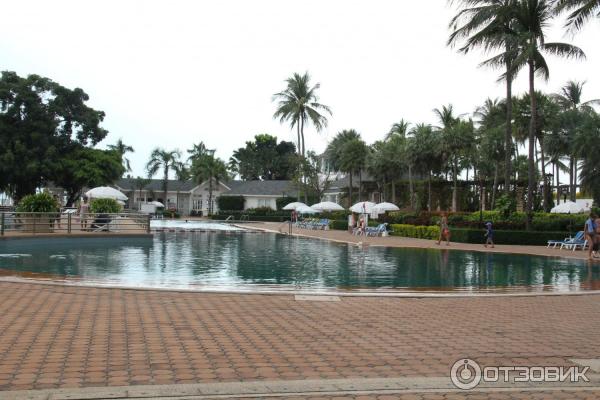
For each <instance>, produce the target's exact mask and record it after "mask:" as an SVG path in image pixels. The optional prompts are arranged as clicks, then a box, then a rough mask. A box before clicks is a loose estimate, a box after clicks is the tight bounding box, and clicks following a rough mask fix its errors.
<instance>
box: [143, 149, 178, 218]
mask: <svg viewBox="0 0 600 400" xmlns="http://www.w3.org/2000/svg"><path fill="white" fill-rule="evenodd" d="M180 158H181V152H180V151H179V150H170V151H168V150H164V149H161V148H158V147H157V148H155V149H154V150H152V154H150V161H148V163H147V164H146V171H148V177H150V178H152V177H153V176H154V175H155V174H156V173H157V172H158V171H159V170H160V169H162V170H163V180H162V186H163V201H164V202H165V207H168V206H169V205H168V204H167V203H168V200H167V192H168V191H169V171H170V170H175V169H176V168H177V166H178V165H179V163H180Z"/></svg>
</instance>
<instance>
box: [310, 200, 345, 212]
mask: <svg viewBox="0 0 600 400" xmlns="http://www.w3.org/2000/svg"><path fill="white" fill-rule="evenodd" d="M310 208H312V209H313V210H318V211H344V207H342V206H340V205H339V204H337V203H334V202H333V201H322V202H321V203H317V204H313V205H312V206H310Z"/></svg>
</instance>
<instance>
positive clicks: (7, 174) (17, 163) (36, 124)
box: [0, 71, 108, 202]
mask: <svg viewBox="0 0 600 400" xmlns="http://www.w3.org/2000/svg"><path fill="white" fill-rule="evenodd" d="M88 100H89V97H88V95H87V94H86V93H85V92H84V91H83V90H82V89H80V88H75V89H68V88H65V87H63V86H61V85H59V84H58V83H56V82H53V81H52V80H50V79H48V78H43V77H41V76H39V75H29V76H28V77H26V78H23V77H20V76H18V75H17V74H16V73H15V72H8V71H4V72H2V75H1V77H0V191H4V192H7V193H9V194H10V195H11V196H12V197H13V199H14V200H15V201H16V202H18V201H19V199H21V198H22V197H23V196H25V195H27V194H31V193H34V192H35V190H36V188H38V187H40V186H41V185H43V184H44V183H46V182H48V181H50V180H53V178H54V175H55V174H56V173H57V168H59V167H60V159H61V158H62V157H63V156H64V155H65V154H66V152H67V151H69V149H70V148H71V147H72V146H73V145H74V144H79V145H83V146H85V145H92V146H93V145H96V144H97V143H98V142H100V141H101V140H102V139H104V137H106V135H107V133H108V132H107V131H106V130H105V129H103V128H101V127H100V123H101V122H102V120H103V119H104V113H103V112H102V111H96V110H94V109H92V108H90V107H88V106H87V105H86V104H85V103H86V102H87V101H88Z"/></svg>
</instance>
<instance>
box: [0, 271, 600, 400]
mask: <svg viewBox="0 0 600 400" xmlns="http://www.w3.org/2000/svg"><path fill="white" fill-rule="evenodd" d="M0 293H1V294H2V295H1V296H0V399H11V400H15V399H21V398H29V399H48V398H49V396H50V395H52V396H53V397H52V399H64V398H86V399H96V398H109V397H111V398H129V397H132V398H133V397H135V398H140V397H142V398H150V397H157V398H158V397H161V396H167V394H168V395H169V396H175V395H180V396H181V397H176V398H178V399H184V398H185V399H192V398H193V399H199V398H215V397H216V396H217V394H218V395H221V396H224V397H226V398H236V397H237V396H239V397H241V396H242V395H245V396H255V397H252V398H266V394H268V395H269V396H270V397H269V398H270V399H274V398H282V399H283V398H285V399H288V400H289V399H308V398H311V399H316V398H322V399H334V398H335V399H414V398H424V399H440V398H467V399H471V398H472V399H481V398H484V399H486V398H506V399H508V398H511V399H512V398H531V396H532V394H533V392H532V391H535V392H536V393H535V396H537V397H536V398H544V396H546V397H552V398H598V397H599V396H600V378H598V375H593V374H591V375H590V377H591V382H590V383H589V384H586V386H584V387H568V386H548V385H542V386H539V385H538V386H527V387H520V388H518V387H511V388H505V389H503V390H504V391H502V390H500V389H495V388H482V389H481V390H480V391H478V392H477V391H475V392H468V393H466V392H460V391H457V390H455V389H452V386H449V379H448V375H449V369H450V366H451V365H452V364H453V363H454V362H455V361H456V360H458V359H461V358H464V357H469V358H472V359H475V360H477V361H478V362H480V363H481V364H484V365H546V366H548V365H551V366H570V365H574V361H573V359H600V295H582V296H556V297H473V298H436V299H416V298H415V299H408V298H352V297H344V298H339V299H337V300H338V301H300V300H298V299H296V298H295V297H294V296H291V295H271V296H266V295H234V294H209V293H181V292H168V291H152V290H123V289H110V288H89V287H66V286H59V285H46V284H42V283H10V282H0ZM315 300H316V299H315ZM170 384H178V385H180V386H177V387H176V388H174V387H172V386H164V385H170ZM139 385H144V386H139ZM148 385H149V386H148ZM58 388H63V389H70V390H67V391H66V392H56V391H53V390H55V389H58ZM107 388H108V389H107ZM31 389H34V390H37V391H34V392H24V391H23V390H31ZM44 390H45V391H44ZM48 390H50V391H48ZM260 393H263V394H265V397H263V396H262V395H259V394H260ZM211 394H212V395H213V396H210V395H211ZM201 395H203V396H204V397H202V396H201ZM61 396H62V397H61ZM361 396H363V397H361ZM386 396H387V397H386ZM445 396H446V397H445ZM169 398H175V397H169ZM245 398H248V397H245Z"/></svg>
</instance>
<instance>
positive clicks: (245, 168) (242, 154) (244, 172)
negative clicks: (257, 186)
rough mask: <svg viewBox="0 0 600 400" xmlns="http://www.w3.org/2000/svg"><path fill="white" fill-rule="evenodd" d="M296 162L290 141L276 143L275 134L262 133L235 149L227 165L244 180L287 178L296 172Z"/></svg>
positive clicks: (297, 159)
mask: <svg viewBox="0 0 600 400" xmlns="http://www.w3.org/2000/svg"><path fill="white" fill-rule="evenodd" d="M298 162H299V158H298V156H297V155H296V146H294V144H293V143H292V142H285V141H281V142H279V143H277V138H276V137H275V136H271V135H267V134H262V135H256V136H255V137H254V141H251V142H246V146H245V147H241V148H239V149H237V150H235V151H234V152H233V155H232V156H231V158H230V160H229V166H230V169H231V170H232V171H233V172H235V173H237V174H239V175H240V177H241V178H242V179H244V180H259V179H260V180H289V179H292V178H293V177H294V175H295V174H296V173H297V171H298Z"/></svg>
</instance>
